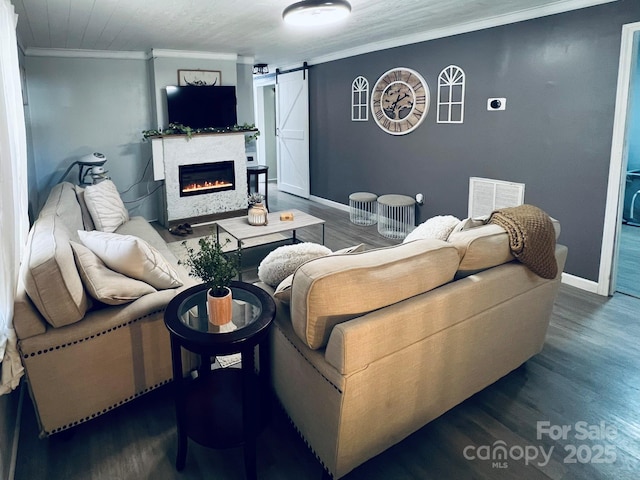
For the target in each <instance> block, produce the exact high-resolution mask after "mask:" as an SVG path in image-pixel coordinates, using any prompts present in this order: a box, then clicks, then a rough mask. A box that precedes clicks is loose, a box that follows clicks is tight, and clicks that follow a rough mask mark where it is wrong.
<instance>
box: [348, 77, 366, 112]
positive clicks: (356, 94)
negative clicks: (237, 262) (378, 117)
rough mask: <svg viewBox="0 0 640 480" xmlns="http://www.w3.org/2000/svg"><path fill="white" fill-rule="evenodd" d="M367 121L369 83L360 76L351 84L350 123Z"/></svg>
mask: <svg viewBox="0 0 640 480" xmlns="http://www.w3.org/2000/svg"><path fill="white" fill-rule="evenodd" d="M367 120H369V81H368V80H367V79H366V78H364V77H363V76H362V75H360V76H359V77H356V78H355V80H354V81H353V83H351V121H352V122H366V121H367Z"/></svg>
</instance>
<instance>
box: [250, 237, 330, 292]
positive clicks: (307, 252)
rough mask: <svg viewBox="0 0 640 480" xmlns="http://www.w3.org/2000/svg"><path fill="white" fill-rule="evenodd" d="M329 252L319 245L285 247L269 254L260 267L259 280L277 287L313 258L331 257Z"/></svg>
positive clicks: (302, 244)
mask: <svg viewBox="0 0 640 480" xmlns="http://www.w3.org/2000/svg"><path fill="white" fill-rule="evenodd" d="M330 253H331V250H329V249H328V248H327V247H325V246H324V245H319V244H317V243H310V242H306V243H298V244H295V245H283V246H282V247H278V248H276V249H275V250H274V251H273V252H271V253H269V254H268V255H267V256H266V257H265V258H264V260H262V262H260V265H259V266H258V278H259V279H260V280H261V281H263V282H264V283H266V284H267V285H271V286H272V287H276V286H277V285H278V284H279V283H280V282H282V281H283V280H284V279H285V278H287V277H288V276H289V275H291V274H292V273H293V272H295V271H296V269H297V268H298V267H299V266H300V265H302V264H303V263H304V262H306V261H308V260H311V259H313V258H317V257H322V256H325V255H329V254H330Z"/></svg>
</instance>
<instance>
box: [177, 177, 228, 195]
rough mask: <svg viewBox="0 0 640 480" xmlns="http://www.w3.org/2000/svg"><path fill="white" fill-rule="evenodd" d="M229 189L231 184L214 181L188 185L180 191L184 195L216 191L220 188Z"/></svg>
mask: <svg viewBox="0 0 640 480" xmlns="http://www.w3.org/2000/svg"><path fill="white" fill-rule="evenodd" d="M229 187H233V183H231V182H223V181H220V180H216V181H215V182H204V183H190V184H189V185H186V186H185V187H184V188H183V189H182V191H183V192H184V193H191V192H204V191H208V190H218V189H221V188H229Z"/></svg>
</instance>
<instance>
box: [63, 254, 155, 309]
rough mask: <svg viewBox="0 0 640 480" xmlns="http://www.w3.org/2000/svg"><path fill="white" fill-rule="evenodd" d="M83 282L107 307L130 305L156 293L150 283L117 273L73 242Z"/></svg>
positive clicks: (93, 295) (92, 294)
mask: <svg viewBox="0 0 640 480" xmlns="http://www.w3.org/2000/svg"><path fill="white" fill-rule="evenodd" d="M71 248H72V250H73V253H74V256H75V259H76V265H77V267H78V272H79V273H80V277H81V278H82V282H83V284H84V286H85V288H86V289H87V291H88V292H89V295H91V296H92V297H93V298H95V299H96V300H98V301H100V302H102V303H106V304H107V305H122V304H124V303H129V302H132V301H134V300H135V299H137V298H140V297H141V296H143V295H147V294H148V293H153V292H156V291H157V290H156V289H155V288H153V287H152V286H151V285H149V284H148V283H145V282H142V281H140V280H135V279H133V278H129V277H127V276H125V275H122V274H121V273H118V272H115V271H113V270H111V269H110V268H107V266H106V265H105V264H104V262H103V261H102V260H100V258H99V257H98V256H97V255H96V254H95V253H93V252H92V251H91V250H89V249H88V248H87V247H85V246H84V245H82V244H80V243H76V242H71Z"/></svg>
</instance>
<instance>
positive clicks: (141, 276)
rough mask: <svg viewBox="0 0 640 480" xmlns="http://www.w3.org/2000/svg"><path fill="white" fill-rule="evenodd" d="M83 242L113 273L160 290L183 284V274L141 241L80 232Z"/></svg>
mask: <svg viewBox="0 0 640 480" xmlns="http://www.w3.org/2000/svg"><path fill="white" fill-rule="evenodd" d="M78 235H79V237H80V240H81V241H82V243H84V245H85V246H87V247H88V248H89V249H90V250H91V251H92V252H93V253H95V254H96V255H97V256H98V257H100V259H101V260H102V261H103V262H104V263H105V265H106V266H107V267H109V268H110V269H111V270H115V271H116V272H119V273H121V274H123V275H126V276H127V277H131V278H135V279H137V280H141V281H143V282H146V283H148V284H149V285H151V286H152V287H155V288H157V289H165V288H175V287H179V286H181V285H182V281H181V280H180V276H179V274H178V273H177V272H176V271H175V270H174V268H173V267H172V266H171V264H170V263H169V262H168V261H167V260H166V259H165V258H164V257H163V256H162V254H161V253H160V252H159V251H158V250H156V249H155V248H154V247H152V246H151V245H149V244H148V243H147V242H145V241H144V240H142V239H141V238H137V237H134V236H133V235H121V234H118V233H107V232H99V231H97V230H95V231H93V232H85V231H79V232H78Z"/></svg>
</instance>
